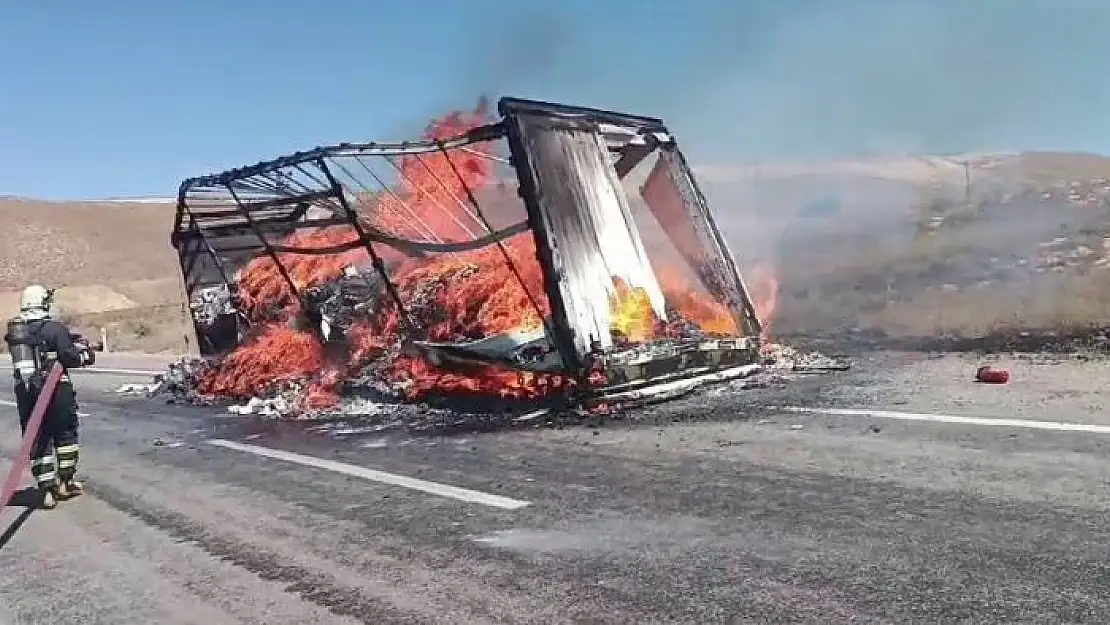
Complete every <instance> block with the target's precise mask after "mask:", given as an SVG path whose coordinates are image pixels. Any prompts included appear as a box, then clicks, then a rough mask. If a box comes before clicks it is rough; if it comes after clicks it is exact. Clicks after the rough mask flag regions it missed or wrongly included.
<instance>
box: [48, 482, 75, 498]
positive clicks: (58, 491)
mask: <svg viewBox="0 0 1110 625" xmlns="http://www.w3.org/2000/svg"><path fill="white" fill-rule="evenodd" d="M50 492H51V493H53V494H54V501H65V500H66V499H69V498H70V497H72V496H73V495H71V494H70V492H69V489H68V488H66V485H65V483H64V482H58V483H57V484H55V485H54V486H53V487H51V488H50Z"/></svg>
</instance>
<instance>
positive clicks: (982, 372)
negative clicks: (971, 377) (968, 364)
mask: <svg viewBox="0 0 1110 625" xmlns="http://www.w3.org/2000/svg"><path fill="white" fill-rule="evenodd" d="M975 380H976V381H977V382H983V383H984V384H1005V383H1007V382H1009V381H1010V372H1009V371H1007V370H1005V369H994V368H992V367H991V366H990V365H983V366H982V367H979V370H978V371H976V372H975Z"/></svg>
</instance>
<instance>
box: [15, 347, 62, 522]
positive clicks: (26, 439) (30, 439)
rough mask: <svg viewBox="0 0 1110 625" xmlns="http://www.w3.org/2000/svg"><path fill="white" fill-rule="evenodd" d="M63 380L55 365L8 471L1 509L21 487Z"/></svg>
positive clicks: (36, 401)
mask: <svg viewBox="0 0 1110 625" xmlns="http://www.w3.org/2000/svg"><path fill="white" fill-rule="evenodd" d="M61 379H62V365H60V364H58V363H54V366H53V367H52V368H51V369H50V373H49V374H47V376H46V382H45V383H44V384H43V386H42V391H41V392H39V396H38V399H36V400H35V407H34V409H32V410H31V418H30V420H28V421H27V429H26V431H24V433H23V441H22V442H20V444H19V453H18V454H17V455H16V457H15V462H14V463H13V464H12V468H11V469H10V470H9V471H8V478H7V479H6V480H4V490H3V494H2V496H0V502H3V505H0V509H3V508H6V507H7V506H8V503H9V502H10V501H11V500H12V496H14V495H15V489H16V487H17V486H19V478H20V476H22V475H23V471H24V469H26V468H27V465H28V463H30V461H31V447H33V446H34V444H35V438H37V437H38V435H39V430H40V429H42V419H43V416H44V415H45V414H46V409H47V408H48V407H49V406H50V402H51V401H52V400H53V399H54V389H55V388H57V386H58V381H59V380H61Z"/></svg>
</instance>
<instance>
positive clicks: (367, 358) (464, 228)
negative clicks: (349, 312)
mask: <svg viewBox="0 0 1110 625" xmlns="http://www.w3.org/2000/svg"><path fill="white" fill-rule="evenodd" d="M486 119H487V112H486V107H485V103H484V102H482V103H480V104H479V106H478V107H477V108H476V109H475V110H474V111H470V112H455V113H451V114H449V115H447V116H445V117H443V118H442V119H439V120H436V121H434V122H432V123H431V124H429V126H428V128H427V129H426V131H425V137H426V138H430V139H443V138H447V137H450V136H454V135H457V134H460V133H462V132H465V131H467V130H469V129H471V128H473V127H475V126H478V125H480V124H482V123H484V122H485V121H486ZM471 150H472V151H468V152H462V151H459V150H454V151H451V152H450V161H449V160H448V157H447V155H445V154H443V153H434V154H425V155H423V157H422V161H423V162H421V161H420V160H417V159H416V158H414V157H409V158H403V159H399V162H398V166H399V167H400V168H401V170H402V173H403V175H402V176H401V177H400V180H401V182H400V183H399V184H398V185H397V188H395V189H393V193H382V194H378V195H375V196H373V197H371V196H363V197H359V198H358V199H359V202H360V215H361V218H362V219H365V220H367V222H368V223H370V224H372V225H374V226H375V227H377V228H379V229H381V230H384V231H386V232H390V233H392V234H395V235H397V236H401V237H406V238H411V239H417V240H419V239H426V238H427V234H428V231H431V232H434V233H435V234H436V235H437V236H438V237H439V238H440V239H441V240H444V241H462V240H468V239H471V238H473V236H472V234H471V232H468V230H469V231H473V230H474V229H475V228H477V227H478V224H477V222H476V221H475V220H474V218H473V217H471V216H470V215H468V214H466V211H465V209H464V208H463V207H459V202H458V199H459V198H465V197H466V194H467V188H470V189H472V190H477V189H480V188H483V187H487V186H489V185H490V184H491V183H493V182H494V172H493V161H492V160H491V159H488V158H484V157H483V153H485V154H488V153H489V152H488V151H487V150H492V146H485V147H483V146H471ZM475 152H477V153H475ZM456 172H457V173H456ZM460 178H461V180H460ZM394 196H396V197H394ZM398 198H401V199H398ZM402 200H403V202H402ZM405 205H407V207H406V206H405ZM442 207H459V208H458V211H457V212H447V211H445V210H443V209H442ZM412 214H416V215H419V216H420V218H421V221H422V224H416V225H414V220H412V219H411V215H412ZM355 236H356V235H355V232H354V231H353V228H351V227H348V226H338V227H331V228H321V229H316V230H311V231H307V230H306V231H298V232H296V233H294V234H293V235H291V236H290V237H289V240H288V241H287V245H296V246H300V247H307V248H313V247H325V246H330V245H335V244H337V243H341V242H346V241H350V240H352V239H354V238H355ZM502 244H503V247H504V250H505V251H504V252H502V250H501V249H499V248H498V247H497V246H490V247H487V248H482V249H478V250H473V251H468V252H463V253H458V254H451V255H443V256H438V257H432V258H430V259H428V258H425V259H410V258H407V257H404V256H402V255H401V254H400V253H398V252H396V251H393V250H391V249H390V248H386V247H384V246H381V247H378V248H376V249H378V250H379V254H381V255H382V257H383V258H384V259H385V260H386V261H387V263H389V264H390V265H391V268H390V275H391V277H392V279H393V281H394V283H395V284H396V286H397V290H398V291H399V294H400V297H401V299H402V301H404V302H406V307H407V308H409V309H410V310H409V312H410V314H411V315H412V316H413V317H415V319H414V320H415V321H416V325H418V326H419V327H421V328H423V329H424V330H425V331H426V335H422V336H417V337H413V336H408V332H409V329H408V328H407V327H406V325H405V324H404V322H403V321H404V320H403V318H402V315H401V314H400V311H399V310H398V308H397V307H396V306H395V305H394V303H393V302H392V300H390V299H389V298H382V300H381V302H380V303H379V309H378V310H377V311H376V313H375V314H374V315H373V316H372V317H371V318H368V319H364V320H361V321H359V322H357V323H355V324H354V325H353V326H352V327H351V328H350V329H349V330H348V332H347V343H348V350H347V352H346V353H345V354H343V355H342V356H341V357H339V359H338V361H336V360H335V358H329V357H328V355H327V354H325V351H324V349H323V348H322V347H321V346H320V344H319V343H318V341H317V340H316V339H315V337H314V336H313V335H312V334H310V333H308V332H303V331H297V330H294V329H292V328H291V327H290V324H289V321H290V319H291V318H292V317H293V315H294V314H295V313H296V312H297V306H298V304H297V300H296V298H295V297H294V296H293V294H292V293H290V292H289V289H288V287H287V286H286V284H285V282H284V280H283V278H282V276H281V274H280V272H279V271H278V270H277V267H276V266H275V265H274V263H273V261H272V260H271V259H269V258H268V257H258V258H255V259H254V260H252V261H250V262H249V263H247V265H245V266H244V267H243V268H242V269H241V271H240V272H239V274H238V276H237V279H238V286H239V296H240V301H241V306H242V308H243V310H244V312H246V313H247V315H248V316H249V317H250V318H251V319H252V320H253V321H254V322H255V323H256V326H255V331H254V335H253V336H252V337H251V339H250V340H248V341H247V342H246V343H245V344H244V345H242V346H241V347H239V348H238V349H236V350H235V351H234V352H233V353H232V354H230V355H229V356H228V357H226V358H224V359H223V360H222V361H220V362H218V363H216V365H215V366H214V367H213V368H212V369H211V371H210V372H209V373H208V374H206V375H205V376H204V377H203V378H202V380H201V384H200V388H199V390H200V391H201V392H202V393H206V394H211V395H218V396H231V397H250V396H255V395H258V394H261V393H265V392H266V391H270V390H274V389H275V387H276V386H278V385H281V384H288V383H295V382H303V383H305V384H307V386H306V387H305V391H306V392H305V393H304V394H303V397H304V402H305V404H306V406H308V407H312V408H319V407H326V406H330V405H333V404H335V403H336V401H337V399H338V396H337V394H338V392H339V391H340V387H341V386H342V384H343V382H344V380H347V379H350V378H351V377H353V376H356V375H360V374H361V373H362V372H363V371H365V370H367V369H369V370H372V371H373V373H374V374H375V375H376V376H378V377H380V378H381V379H384V380H386V381H389V382H391V383H394V384H397V385H399V386H402V387H405V388H407V394H408V395H409V397H411V398H418V397H422V396H426V395H428V394H433V393H436V394H442V393H464V394H471V395H480V396H486V397H502V398H537V397H544V396H549V395H551V394H554V393H561V392H565V391H566V390H568V389H570V388H572V387H573V386H574V381H573V380H570V379H567V378H566V377H564V376H558V375H549V374H533V373H527V372H520V371H515V370H507V369H501V368H497V367H489V366H485V367H474V368H472V369H471V370H469V371H467V372H465V373H460V372H458V371H446V370H442V369H440V368H437V367H436V366H435V365H433V364H432V363H430V362H428V361H426V360H424V359H423V358H420V357H418V356H414V355H410V354H403V353H402V350H401V346H402V345H403V344H405V342H406V341H407V340H409V339H429V340H432V341H460V340H467V339H478V338H483V337H486V336H490V335H494V334H498V333H503V332H509V331H514V330H521V329H537V328H540V327H542V323H543V320H544V318H545V317H547V316H548V315H549V314H550V312H551V311H550V305H549V303H548V302H547V298H546V297H545V295H544V290H543V286H542V285H543V274H542V271H541V268H540V265H539V262H538V260H537V258H536V249H535V241H534V239H533V238H532V236H531V234H530V233H523V234H520V235H516V236H515V237H512V238H510V239H508V240H505V241H503V243H502ZM505 253H507V254H508V255H509V256H510V257H511V258H512V260H513V263H514V264H515V265H516V269H517V271H518V272H519V274H520V277H521V278H522V281H523V282H524V284H525V285H527V286H526V287H525V286H522V285H521V281H520V280H518V279H517V276H516V274H515V273H514V272H513V271H512V269H511V268H510V266H509V264H507V263H506V262H505V257H504V254H505ZM281 261H282V263H283V265H284V266H285V268H286V270H287V271H288V273H289V275H290V276H291V278H292V280H293V281H294V283H295V284H296V285H297V286H298V288H305V287H312V286H316V285H319V284H322V283H325V282H327V281H329V280H332V279H334V278H336V277H337V276H339V275H341V273H342V271H343V270H344V269H345V268H346V267H349V266H352V265H354V266H366V265H367V264H368V262H369V258H368V257H367V254H366V252H365V250H362V249H356V250H352V251H349V252H345V253H342V254H334V255H323V256H312V255H294V254H287V255H282V258H281ZM617 282H618V283H617V292H616V294H615V295H614V297H613V298H612V300H611V310H612V315H613V324H612V329H613V331H614V335H615V336H616V337H618V338H620V339H621V340H624V341H630V342H639V341H646V340H650V339H652V338H657V337H662V336H670V335H672V332H674V331H677V330H675V329H674V328H672V327H668V325H667V324H661V323H660V322H659V320H658V319H657V318H656V317H655V315H654V312H653V311H652V308H651V306H650V303H649V301H648V299H647V295H646V293H645V292H643V290H642V289H630V288H628V287H627V286H626V285H624V284H623V283H621V282H620V281H617ZM660 283H661V286H662V288H663V292H664V295H665V297H666V300H667V303H668V306H669V307H671V308H673V309H674V310H675V311H677V312H678V313H679V315H680V316H681V318H682V319H683V320H685V321H686V322H689V323H693V324H696V325H697V326H698V327H699V328H700V329H701V330H702V331H703V332H705V333H709V334H717V335H736V334H737V327H736V323H735V321H734V320H733V318H732V315H731V314H730V313H729V311H728V309H727V308H726V307H725V306H723V305H721V304H718V303H717V302H715V301H714V300H712V299H711V298H710V297H708V296H707V295H704V294H702V293H700V292H697V291H694V290H691V289H690V288H689V286H688V285H689V281H688V280H684V279H682V278H681V277H680V276H679V274H678V273H677V272H672V271H669V270H666V269H664V270H662V271H660ZM526 288H527V291H526ZM776 288H777V287H776ZM773 301H774V300H773V297H772V299H771V302H772V303H771V309H770V310H771V311H773ZM537 309H538V310H537ZM767 314H768V315H769V314H770V313H767ZM760 318H761V319H763V317H762V316H761V317H760ZM768 319H769V317H768ZM601 379H603V374H601V373H600V372H594V374H592V375H591V380H594V381H597V380H601Z"/></svg>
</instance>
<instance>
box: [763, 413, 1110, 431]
mask: <svg viewBox="0 0 1110 625" xmlns="http://www.w3.org/2000/svg"><path fill="white" fill-rule="evenodd" d="M782 410H786V411H787V412H801V413H816V414H826V415H837V416H844V417H872V418H875V419H898V420H901V421H934V422H937V423H961V424H964V425H987V426H994V427H1004V428H1025V429H1029V430H1051V431H1055V432H1089V433H1092V434H1110V426H1107V425H1092V424H1089V423H1067V422H1064V421H1031V420H1027V419H992V418H990V417H961V416H958V415H946V414H932V413H928V412H898V411H895V410H866V409H858V408H801V407H797V406H784V407H782Z"/></svg>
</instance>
